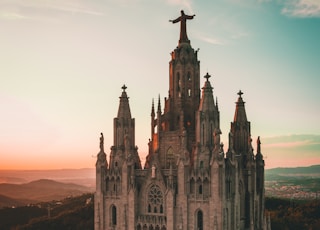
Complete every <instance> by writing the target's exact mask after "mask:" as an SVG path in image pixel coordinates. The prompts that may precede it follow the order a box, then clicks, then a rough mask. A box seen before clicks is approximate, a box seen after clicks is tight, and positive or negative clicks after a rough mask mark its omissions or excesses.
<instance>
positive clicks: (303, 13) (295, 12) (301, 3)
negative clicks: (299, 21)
mask: <svg viewBox="0 0 320 230" xmlns="http://www.w3.org/2000/svg"><path fill="white" fill-rule="evenodd" d="M281 13H282V14H284V15H287V16H292V17H301V18H304V17H320V1H319V0H287V1H286V2H285V6H284V8H283V9H282V11H281Z"/></svg>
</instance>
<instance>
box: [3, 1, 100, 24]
mask: <svg viewBox="0 0 320 230" xmlns="http://www.w3.org/2000/svg"><path fill="white" fill-rule="evenodd" d="M48 10H49V11H57V12H64V13H70V14H88V15H94V16H101V15H103V13H102V12H100V11H99V10H96V9H94V6H93V5H90V6H89V5H88V4H85V3H84V2H81V1H68V2H65V1H61V0H55V1H53V0H48V1H37V0H29V1H15V0H12V1H8V2H6V3H3V4H2V6H1V10H0V18H2V19H6V20H17V19H37V18H38V17H37V16H36V15H35V12H36V14H41V13H44V14H46V15H47V13H48Z"/></svg>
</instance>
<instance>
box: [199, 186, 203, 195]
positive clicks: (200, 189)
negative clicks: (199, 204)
mask: <svg viewBox="0 0 320 230" xmlns="http://www.w3.org/2000/svg"><path fill="white" fill-rule="evenodd" d="M198 191H199V194H200V195H201V194H202V185H199V190H198Z"/></svg>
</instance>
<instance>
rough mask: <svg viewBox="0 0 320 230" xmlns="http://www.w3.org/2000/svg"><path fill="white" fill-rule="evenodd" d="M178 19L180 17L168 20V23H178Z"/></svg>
mask: <svg viewBox="0 0 320 230" xmlns="http://www.w3.org/2000/svg"><path fill="white" fill-rule="evenodd" d="M180 19H181V17H178V18H177V19H174V20H169V22H172V23H177V22H180Z"/></svg>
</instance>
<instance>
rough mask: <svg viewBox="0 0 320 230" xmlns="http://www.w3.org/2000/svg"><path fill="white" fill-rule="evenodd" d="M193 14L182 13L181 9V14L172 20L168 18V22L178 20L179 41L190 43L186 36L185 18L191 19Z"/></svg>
mask: <svg viewBox="0 0 320 230" xmlns="http://www.w3.org/2000/svg"><path fill="white" fill-rule="evenodd" d="M194 16H196V15H195V14H194V15H186V14H184V12H183V10H181V16H180V17H178V18H177V19H174V20H169V22H172V23H177V22H180V40H179V44H180V43H185V42H186V43H190V41H189V39H188V36H187V19H193V17H194Z"/></svg>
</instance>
